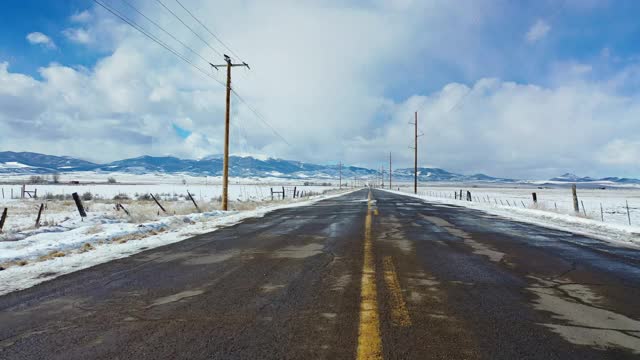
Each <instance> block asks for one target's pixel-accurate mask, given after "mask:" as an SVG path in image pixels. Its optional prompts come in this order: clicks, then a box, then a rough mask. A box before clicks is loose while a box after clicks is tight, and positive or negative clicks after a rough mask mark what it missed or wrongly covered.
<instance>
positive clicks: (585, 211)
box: [580, 200, 587, 217]
mask: <svg viewBox="0 0 640 360" xmlns="http://www.w3.org/2000/svg"><path fill="white" fill-rule="evenodd" d="M580 203H581V204H582V212H583V213H584V217H587V209H585V208H584V202H583V201H582V200H580Z"/></svg>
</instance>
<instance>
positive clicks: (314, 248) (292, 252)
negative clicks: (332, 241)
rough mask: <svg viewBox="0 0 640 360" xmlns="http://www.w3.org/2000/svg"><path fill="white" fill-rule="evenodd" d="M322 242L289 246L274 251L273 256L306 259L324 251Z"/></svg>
mask: <svg viewBox="0 0 640 360" xmlns="http://www.w3.org/2000/svg"><path fill="white" fill-rule="evenodd" d="M323 247H324V245H322V244H315V243H311V244H307V245H300V246H293V245H292V246H287V247H285V248H282V249H280V250H277V251H276V252H274V253H273V257H276V258H287V259H304V258H308V257H310V256H314V255H318V254H321V253H322V248H323Z"/></svg>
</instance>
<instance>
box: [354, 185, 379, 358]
mask: <svg viewBox="0 0 640 360" xmlns="http://www.w3.org/2000/svg"><path fill="white" fill-rule="evenodd" d="M368 200H369V201H368V202H367V217H366V219H365V229H364V261H363V264H362V281H361V282H362V285H361V290H360V326H359V328H358V351H357V358H358V359H359V360H364V359H374V360H375V359H382V358H383V356H382V338H381V336H380V319H379V317H378V294H377V289H376V263H375V259H374V255H373V242H372V239H371V221H372V219H371V218H372V211H371V191H369V196H368Z"/></svg>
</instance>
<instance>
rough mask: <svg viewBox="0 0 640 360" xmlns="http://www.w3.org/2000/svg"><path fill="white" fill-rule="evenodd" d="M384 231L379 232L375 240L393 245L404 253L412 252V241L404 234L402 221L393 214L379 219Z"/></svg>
mask: <svg viewBox="0 0 640 360" xmlns="http://www.w3.org/2000/svg"><path fill="white" fill-rule="evenodd" d="M380 224H381V225H382V226H383V229H384V231H381V232H380V235H378V236H377V238H376V240H377V241H381V242H384V243H387V244H390V245H393V246H395V247H396V248H398V249H399V250H401V251H402V252H404V253H405V254H412V253H413V251H414V249H413V242H412V241H411V240H409V239H407V238H406V237H405V236H404V231H403V223H402V222H401V221H400V220H399V219H398V218H397V217H396V216H394V215H389V216H388V218H387V219H385V220H384V221H381V222H380Z"/></svg>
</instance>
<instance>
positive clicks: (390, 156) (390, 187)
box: [389, 152, 392, 190]
mask: <svg viewBox="0 0 640 360" xmlns="http://www.w3.org/2000/svg"><path fill="white" fill-rule="evenodd" d="M391 172H392V170H391V152H389V190H391Z"/></svg>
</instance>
